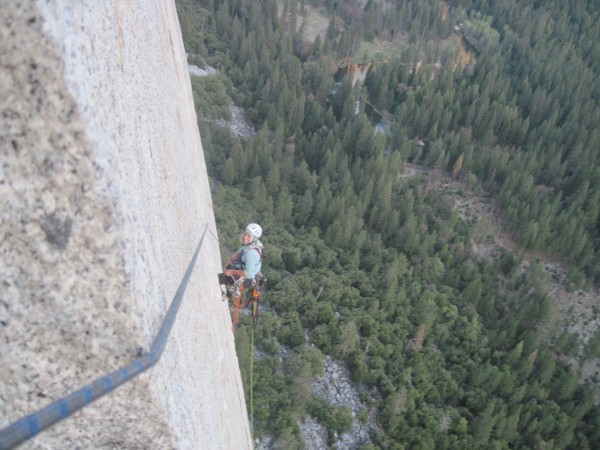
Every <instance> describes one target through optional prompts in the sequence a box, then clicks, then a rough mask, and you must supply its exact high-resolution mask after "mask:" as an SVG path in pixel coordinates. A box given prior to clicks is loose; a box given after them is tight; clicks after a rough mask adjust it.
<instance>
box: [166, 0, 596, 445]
mask: <svg viewBox="0 0 600 450" xmlns="http://www.w3.org/2000/svg"><path fill="white" fill-rule="evenodd" d="M177 7H178V13H179V18H180V22H181V29H182V33H183V37H184V42H185V46H186V51H187V52H188V53H189V61H190V63H192V64H197V65H199V66H201V67H204V66H210V67H213V68H215V69H216V70H217V74H216V75H212V76H210V77H203V78H197V77H193V78H192V89H193V93H194V100H195V104H196V109H197V112H198V126H199V129H200V134H201V137H202V144H203V147H204V152H205V158H206V161H207V167H208V171H209V175H210V177H211V183H212V187H213V196H214V203H215V214H216V219H217V224H218V226H219V234H220V237H221V243H222V245H223V252H224V253H226V252H227V251H228V250H230V249H233V248H235V247H236V246H237V245H238V243H239V241H238V239H239V236H238V233H239V228H240V227H241V226H243V224H245V223H248V222H255V221H256V222H259V223H260V224H261V225H262V226H263V228H264V230H265V239H264V242H265V252H264V253H265V257H264V262H263V271H264V272H265V273H266V275H267V277H268V279H269V282H268V286H269V288H268V290H267V294H266V298H265V302H264V305H263V306H262V308H263V311H262V312H261V316H260V317H261V318H260V323H259V326H258V327H257V329H256V333H257V335H256V346H257V352H259V353H258V354H260V358H257V360H256V361H255V362H256V364H255V366H254V371H255V372H254V374H253V375H254V376H253V377H250V376H249V373H248V370H249V361H250V356H251V355H250V354H249V351H248V346H249V342H250V339H251V332H252V327H251V326H242V327H241V328H240V329H239V330H237V331H236V344H237V345H238V353H239V355H240V365H241V368H242V371H243V373H244V378H245V383H246V392H248V383H249V382H250V380H251V379H253V380H254V381H253V382H254V384H253V386H252V387H253V393H254V404H255V407H254V416H253V418H252V419H253V423H254V425H255V433H256V434H257V435H258V436H266V435H270V436H273V438H274V440H275V444H277V445H279V446H280V447H281V446H283V447H285V448H303V447H304V445H305V441H304V439H305V438H304V436H303V435H302V433H301V432H300V430H299V426H298V421H299V420H302V419H303V418H305V417H307V416H311V417H314V418H316V419H317V420H318V422H319V423H320V424H321V425H322V426H323V427H324V428H325V429H326V430H327V437H328V441H329V442H328V443H329V444H330V445H334V444H335V442H336V439H337V438H336V436H339V435H341V434H342V433H344V432H345V431H347V430H348V429H349V428H350V427H351V425H352V423H353V421H356V420H358V419H357V418H352V416H351V415H349V414H348V411H347V410H345V409H343V408H341V409H340V408H338V407H335V406H332V405H329V404H327V402H324V401H323V399H321V398H320V397H318V396H317V397H315V396H314V395H312V394H310V395H309V393H310V392H311V390H310V386H311V383H312V380H313V379H314V377H316V376H318V375H319V374H320V373H321V372H322V370H323V366H322V365H323V358H324V355H328V356H331V357H332V358H334V359H335V360H337V361H340V362H343V363H344V364H345V365H346V366H347V367H348V368H349V370H350V373H351V376H352V379H353V380H354V382H356V383H357V384H359V385H361V386H364V387H365V389H366V391H365V392H369V395H368V396H367V397H368V399H367V398H365V399H364V400H365V402H364V403H365V411H369V414H370V413H371V412H372V413H373V416H374V417H376V419H375V425H373V426H372V427H371V429H370V430H371V433H370V437H369V440H368V442H362V443H361V445H363V446H364V447H363V448H398V449H400V448H432V449H433V448H488V447H489V448H499V449H501V448H578V449H579V448H581V449H585V448H599V447H600V431H599V430H600V419H599V414H598V406H597V405H595V403H594V398H595V396H596V394H597V391H595V390H594V389H597V386H596V387H594V386H593V385H592V384H590V383H581V382H580V379H579V374H578V372H577V371H576V370H575V369H574V368H573V366H571V365H569V364H567V363H568V361H569V360H570V359H572V358H574V357H577V358H580V359H581V360H585V359H586V358H597V357H598V351H597V348H598V345H596V343H597V342H598V338H597V337H595V338H593V339H590V340H589V341H586V342H584V341H583V340H582V337H581V336H578V335H577V334H573V333H570V332H569V330H566V329H563V328H561V327H560V326H554V325H556V324H555V323H554V322H552V317H553V304H552V301H551V298H550V297H549V296H548V290H547V289H546V288H547V284H548V280H547V279H546V278H545V277H546V276H545V274H544V271H543V270H542V269H541V265H540V263H539V262H538V261H532V262H531V264H529V265H523V264H522V263H523V256H522V252H521V253H513V252H511V251H510V250H507V249H502V250H501V251H500V252H499V253H498V254H497V255H496V256H495V257H493V258H477V257H475V256H474V255H473V253H472V250H471V249H472V247H473V244H474V243H481V242H482V240H485V239H491V237H490V235H489V233H488V232H486V231H485V230H483V231H482V225H481V223H480V222H477V221H476V220H470V219H468V218H465V217H463V216H461V215H460V214H459V213H458V212H457V211H456V209H455V207H454V198H455V195H456V193H457V188H456V186H458V190H459V191H467V190H469V191H473V192H477V193H478V195H481V196H485V197H486V198H488V199H489V201H490V202H491V204H493V205H494V219H495V220H497V221H498V223H499V225H500V226H501V228H502V229H503V230H504V232H505V233H507V234H509V235H511V236H512V237H513V238H514V239H515V240H516V241H518V242H519V244H520V245H521V247H522V249H524V250H526V251H529V252H544V253H547V254H552V255H557V256H559V257H561V258H562V259H563V261H564V263H565V265H566V266H567V267H568V268H569V271H568V280H567V281H565V283H568V284H569V286H570V287H571V288H578V287H581V286H585V285H587V286H589V285H592V284H593V283H597V282H598V281H600V264H599V263H598V256H599V252H600V236H599V234H600V216H599V214H600V165H599V164H598V163H599V161H598V158H599V151H598V149H599V148H600V145H599V144H600V142H599V139H600V134H599V133H600V130H598V126H597V125H598V124H599V123H600V117H599V115H600V108H599V107H598V106H599V105H598V101H599V96H600V83H599V81H598V80H599V78H598V75H599V74H598V72H599V70H600V66H599V64H600V63H599V61H600V39H598V38H599V37H600V28H599V27H600V20H599V19H600V10H599V7H598V5H597V4H596V3H595V2H593V1H588V2H585V1H574V0H571V1H558V0H555V1H545V2H541V1H534V0H530V1H517V0H502V1H495V2H488V1H484V0H455V1H447V2H440V1H438V0H425V1H411V0H396V1H376V0H368V1H366V2H365V1H362V2H355V1H340V0H338V1H335V2H334V1H294V0H287V1H286V0H282V1H275V0H262V1H249V0H211V1H208V0H177ZM315 14H318V15H319V17H321V18H325V19H326V20H327V23H328V25H327V27H326V29H324V30H323V32H322V34H318V36H316V37H314V38H313V39H310V40H309V39H307V35H308V29H309V28H310V26H311V25H312V23H311V22H310V20H309V18H311V17H313V18H314V17H315V16H314V15H315ZM383 44H385V45H383ZM377 46H379V47H377ZM390 47H393V48H394V49H395V50H394V52H391V53H390V54H386V53H385V52H383V51H382V53H381V54H378V53H377V52H375V51H372V52H369V51H365V49H374V48H390ZM371 56H372V57H371ZM351 64H362V65H368V72H367V75H366V77H365V79H364V82H363V83H355V84H353V83H352V80H351V77H350V76H348V75H345V74H346V73H347V71H346V69H345V67H348V66H349V65H351ZM232 104H234V105H236V106H238V107H241V108H243V109H244V112H245V115H246V118H247V119H248V120H249V121H251V122H252V123H253V124H254V127H255V133H253V134H251V135H250V136H247V137H240V136H239V135H236V134H234V133H232V132H231V129H230V128H229V127H227V126H223V122H224V121H227V120H230V119H231V116H230V114H231V113H230V110H229V108H228V106H229V105H232ZM374 118H375V119H374ZM380 121H383V122H385V125H386V126H385V129H386V130H387V131H386V132H383V133H382V132H376V125H378V122H380ZM408 165H410V167H413V168H414V167H416V168H418V170H417V171H416V175H414V176H404V175H406V173H407V166H408ZM282 355H285V357H282ZM597 382H598V380H597V376H596V383H597ZM363 420H365V421H366V420H367V419H366V417H365V416H363ZM275 444H274V445H275Z"/></svg>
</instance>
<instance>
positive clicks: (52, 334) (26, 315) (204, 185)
mask: <svg viewBox="0 0 600 450" xmlns="http://www.w3.org/2000/svg"><path fill="white" fill-rule="evenodd" d="M0 9H1V10H2V15H1V18H0V154H1V161H0V205H1V209H0V280H1V281H2V290H1V291H0V336H1V338H2V339H1V340H0V358H1V360H2V364H1V365H0V427H4V426H6V425H8V424H9V423H11V422H12V421H14V420H16V419H19V418H20V417H22V416H23V415H25V414H28V413H31V412H33V411H35V410H37V409H38V408H41V407H44V406H46V405H47V404H48V403H50V402H51V401H52V400H56V399H58V398H60V397H62V396H64V395H66V394H68V393H70V392H71V391H73V390H75V389H77V388H80V387H82V386H84V385H86V384H88V383H90V382H92V381H94V380H95V379H96V378H98V377H100V376H102V375H104V374H107V373H109V372H110V371H113V370H115V369H117V368H119V367H121V366H123V365H125V364H127V363H129V362H131V361H133V360H134V359H135V358H136V356H137V355H138V353H139V351H140V350H143V351H147V350H149V348H150V345H151V343H152V340H153V339H154V337H155V336H156V333H157V331H158V329H159V327H160V325H161V323H162V320H163V318H164V316H165V313H166V310H167V308H168V306H169V304H170V302H171V300H172V298H173V296H174V294H175V292H176V290H177V287H178V284H179V282H180V280H181V278H182V276H183V274H184V272H185V270H186V267H187V265H188V263H189V261H190V259H191V257H192V254H193V252H194V250H195V248H196V245H197V244H198V242H199V240H200V236H201V233H202V231H203V230H204V228H205V226H206V224H208V230H209V232H208V233H207V235H206V238H205V241H204V244H203V248H202V252H201V257H200V258H199V261H198V263H197V264H196V267H195V269H194V272H193V275H192V278H191V280H190V284H189V286H188V288H187V291H186V295H185V298H184V299H183V302H182V305H181V309H180V311H179V315H178V317H177V320H176V322H175V325H174V327H173V330H172V333H171V337H170V338H169V341H168V343H167V346H166V349H165V353H164V354H163V357H162V359H161V360H160V361H159V362H158V364H157V365H156V366H155V367H154V368H152V369H151V370H150V371H148V372H146V373H145V374H142V375H141V376H139V377H138V378H136V379H134V380H133V381H132V382H130V383H128V384H127V385H125V386H123V387H121V388H119V389H118V390H117V391H115V392H114V393H112V394H109V395H107V396H105V397H103V398H102V399H100V400H99V401H97V402H96V403H94V404H92V405H90V406H88V407H86V408H84V409H83V410H82V411H80V412H78V413H76V414H75V415H74V416H73V417H70V418H68V419H67V420H65V421H63V422H61V423H59V424H57V425H55V426H54V427H52V428H51V429H49V430H47V431H44V432H42V433H41V434H40V435H38V436H37V437H35V438H33V439H32V440H30V441H28V442H27V443H25V444H24V445H23V447H22V448H36V449H37V448H40V449H41V448H56V449H58V448H60V449H71V448H73V449H74V448H78V449H88V448H89V449H92V448H93V449H97V448H107V449H108V448H111V449H112V448H152V449H172V448H177V449H204V448H206V449H215V448H219V449H243V448H251V440H250V432H249V426H248V420H247V413H246V406H245V403H244V396H243V390H242V383H241V378H240V374H239V368H238V365H237V359H236V355H235V346H234V342H233V335H232V333H231V320H230V317H229V312H228V310H227V305H226V304H223V303H222V302H221V300H220V291H219V286H218V284H217V281H216V277H215V275H216V273H217V272H218V271H219V270H220V260H221V259H220V253H219V245H218V241H217V236H218V233H217V230H216V228H215V222H214V216H213V210H212V202H211V198H210V191H209V187H208V181H207V175H206V167H205V163H204V157H203V152H202V146H201V143H200V137H199V134H198V128H197V124H196V115H195V112H194V108H193V101H192V94H191V87H190V79H189V72H188V67H187V62H186V57H185V53H184V49H183V44H182V40H181V32H180V29H179V24H178V20H177V15H176V11H175V6H174V4H173V3H172V1H167V0H145V1H143V2H142V1H133V2H132V1H125V2H123V1H117V0H106V1H102V2H79V1H67V0H63V1H58V2H46V1H42V0H38V1H34V0H32V1H29V2H12V1H9V0H0Z"/></svg>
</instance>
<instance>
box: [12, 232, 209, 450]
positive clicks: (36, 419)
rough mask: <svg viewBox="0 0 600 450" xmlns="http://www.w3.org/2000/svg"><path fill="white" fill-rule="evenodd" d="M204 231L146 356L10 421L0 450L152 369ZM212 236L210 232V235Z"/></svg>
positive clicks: (159, 354)
mask: <svg viewBox="0 0 600 450" xmlns="http://www.w3.org/2000/svg"><path fill="white" fill-rule="evenodd" d="M207 230H208V224H206V227H205V228H204V233H203V234H202V237H201V239H200V242H199V243H198V247H196V251H195V252H194V256H193V257H192V260H191V261H190V264H189V265H188V268H187V270H186V272H185V275H184V276H183V278H182V280H181V282H180V283H179V287H178V289H177V292H176V294H175V296H174V297H173V300H172V301H171V306H170V307H169V311H168V312H167V315H166V316H165V319H164V321H163V324H162V326H161V328H160V330H159V332H158V335H157V336H156V338H155V339H154V342H153V343H152V347H151V349H150V353H147V354H145V355H143V356H141V357H139V358H138V359H136V360H135V361H133V362H131V363H129V364H128V365H126V366H124V367H121V368H120V369H117V370H115V371H114V372H112V373H111V374H109V375H106V376H104V377H101V378H99V379H97V380H96V381H94V382H93V383H91V384H89V385H87V386H84V387H82V388H81V389H79V390H77V391H75V392H73V393H71V394H69V395H67V396H66V397H63V398H61V399H59V400H57V401H55V402H53V403H51V404H50V405H48V406H46V407H45V408H42V409H40V410H39V411H37V412H35V413H33V414H30V415H28V416H26V417H24V418H22V419H19V420H17V421H16V422H13V423H12V424H10V425H8V426H7V427H5V428H3V429H1V430H0V450H8V449H11V448H14V447H15V446H17V445H19V444H21V443H22V442H23V441H25V440H27V439H30V438H32V437H33V436H35V435H36V434H38V433H39V432H40V431H43V430H45V429H46V428H48V427H50V426H52V425H54V424H55V423H56V422H59V421H61V420H63V419H65V418H67V417H68V416H70V415H71V414H73V413H74V412H76V411H78V410H80V409H81V408H83V407H84V406H86V405H89V404H90V403H92V402H93V401H95V400H97V399H98V398H100V397H102V396H103V395H105V394H108V393H109V392H112V391H113V390H115V389H116V388H118V387H119V386H120V385H122V384H123V383H125V382H127V381H129V380H131V379H132V378H134V377H136V376H137V375H139V374H140V373H142V372H144V371H146V370H147V369H149V368H150V367H152V366H154V364H156V363H157V361H158V360H159V359H160V357H161V356H162V353H163V351H164V349H165V346H166V344H167V340H168V338H169V334H170V332H171V328H172V327H173V323H174V322H175V318H176V317H177V312H178V310H179V305H180V304H181V300H182V299H183V295H184V293H185V289H186V287H187V283H188V281H189V279H190V277H191V275H192V272H193V270H194V266H195V265H196V259H197V258H198V254H199V253H200V248H201V247H202V243H203V242H204V237H205V236H206V231H207ZM211 234H212V233H211Z"/></svg>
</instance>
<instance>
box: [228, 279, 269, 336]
mask: <svg viewBox="0 0 600 450" xmlns="http://www.w3.org/2000/svg"><path fill="white" fill-rule="evenodd" d="M244 282H246V283H244ZM247 283H251V284H250V285H249V286H247V287H246V286H245V285H246V284H247ZM262 284H263V278H262V277H261V278H259V280H258V282H257V280H248V279H244V278H239V279H237V280H236V281H235V283H234V284H233V285H232V286H231V287H230V291H229V292H230V294H231V299H232V300H233V319H232V327H231V328H232V330H234V331H235V329H236V328H237V324H238V322H239V318H240V310H242V309H244V308H245V307H246V306H248V305H250V311H251V314H252V322H253V325H254V326H256V323H257V321H258V301H259V299H260V290H259V285H262Z"/></svg>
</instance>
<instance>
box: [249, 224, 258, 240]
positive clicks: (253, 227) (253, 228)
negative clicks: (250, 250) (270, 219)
mask: <svg viewBox="0 0 600 450" xmlns="http://www.w3.org/2000/svg"><path fill="white" fill-rule="evenodd" d="M246 232H247V233H249V234H250V236H253V237H254V239H259V238H260V237H261V236H262V228H261V226H260V225H259V224H257V223H249V224H248V226H247V227H246Z"/></svg>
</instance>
